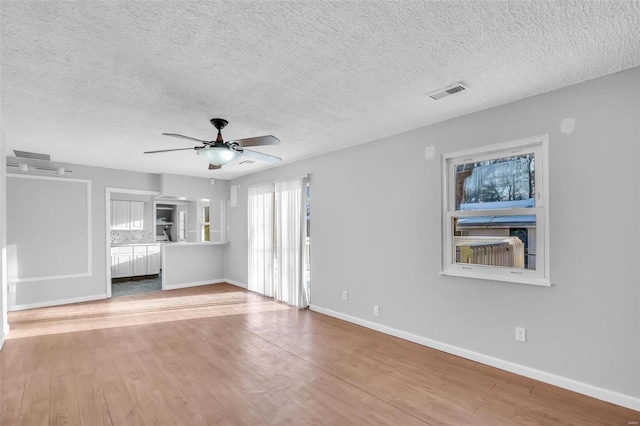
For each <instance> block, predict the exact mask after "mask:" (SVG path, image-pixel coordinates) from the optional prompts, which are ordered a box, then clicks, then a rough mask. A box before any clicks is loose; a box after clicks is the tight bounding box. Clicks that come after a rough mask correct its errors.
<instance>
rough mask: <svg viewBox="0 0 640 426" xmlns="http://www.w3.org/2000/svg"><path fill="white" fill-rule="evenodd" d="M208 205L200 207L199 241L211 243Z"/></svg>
mask: <svg viewBox="0 0 640 426" xmlns="http://www.w3.org/2000/svg"><path fill="white" fill-rule="evenodd" d="M209 209H210V206H209V205H201V206H200V217H201V223H200V241H211V219H210V218H209Z"/></svg>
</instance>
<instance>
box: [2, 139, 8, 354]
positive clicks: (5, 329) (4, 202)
mask: <svg viewBox="0 0 640 426" xmlns="http://www.w3.org/2000/svg"><path fill="white" fill-rule="evenodd" d="M6 157H7V152H6V147H5V140H4V133H3V132H2V129H0V349H2V345H3V343H4V340H5V338H6V337H7V333H8V332H9V321H8V319H7V270H6V248H7V240H6V235H7V197H6V193H7V186H6V170H7V159H6Z"/></svg>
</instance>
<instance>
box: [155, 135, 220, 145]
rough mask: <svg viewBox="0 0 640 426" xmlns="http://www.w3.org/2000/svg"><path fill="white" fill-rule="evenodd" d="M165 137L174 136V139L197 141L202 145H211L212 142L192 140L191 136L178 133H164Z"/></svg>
mask: <svg viewBox="0 0 640 426" xmlns="http://www.w3.org/2000/svg"><path fill="white" fill-rule="evenodd" d="M163 135H165V136H172V137H174V138H182V139H189V140H191V141H196V142H201V143H210V141H203V140H202V139H196V138H192V137H191V136H185V135H179V134H177V133H163Z"/></svg>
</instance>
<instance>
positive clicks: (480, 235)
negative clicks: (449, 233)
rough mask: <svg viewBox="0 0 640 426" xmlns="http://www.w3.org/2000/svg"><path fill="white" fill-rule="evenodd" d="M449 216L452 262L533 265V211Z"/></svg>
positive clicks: (523, 267) (520, 266)
mask: <svg viewBox="0 0 640 426" xmlns="http://www.w3.org/2000/svg"><path fill="white" fill-rule="evenodd" d="M452 220H453V223H452V225H453V229H454V236H453V242H454V244H453V248H454V253H453V255H454V259H455V261H454V262H455V263H458V264H473V265H490V266H503V267H508V268H520V269H529V270H535V269H536V215H498V216H467V217H454V218H453V219H452Z"/></svg>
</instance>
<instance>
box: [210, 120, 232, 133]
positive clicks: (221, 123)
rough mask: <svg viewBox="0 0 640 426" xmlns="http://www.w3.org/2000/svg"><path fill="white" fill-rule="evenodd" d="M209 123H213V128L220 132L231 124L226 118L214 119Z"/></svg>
mask: <svg viewBox="0 0 640 426" xmlns="http://www.w3.org/2000/svg"><path fill="white" fill-rule="evenodd" d="M209 121H210V122H211V124H213V127H215V128H216V129H218V130H221V129H224V128H225V127H227V124H229V122H228V121H227V120H225V119H224V118H212V119H211V120H209Z"/></svg>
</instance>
